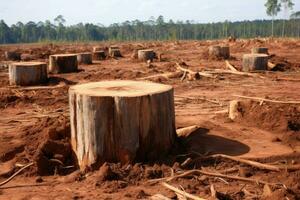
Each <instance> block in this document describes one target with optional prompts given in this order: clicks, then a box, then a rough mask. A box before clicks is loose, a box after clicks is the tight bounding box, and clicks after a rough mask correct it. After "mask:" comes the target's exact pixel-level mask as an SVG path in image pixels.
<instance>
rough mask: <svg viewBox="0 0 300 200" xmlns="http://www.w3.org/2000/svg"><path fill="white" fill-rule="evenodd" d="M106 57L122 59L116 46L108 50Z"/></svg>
mask: <svg viewBox="0 0 300 200" xmlns="http://www.w3.org/2000/svg"><path fill="white" fill-rule="evenodd" d="M108 55H109V56H110V57H122V54H121V51H120V48H119V47H118V46H111V47H109V49H108Z"/></svg>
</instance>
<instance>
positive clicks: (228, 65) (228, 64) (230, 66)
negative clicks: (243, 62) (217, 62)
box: [225, 60, 238, 72]
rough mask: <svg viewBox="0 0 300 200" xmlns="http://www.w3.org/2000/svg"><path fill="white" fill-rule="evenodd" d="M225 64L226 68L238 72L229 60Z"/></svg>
mask: <svg viewBox="0 0 300 200" xmlns="http://www.w3.org/2000/svg"><path fill="white" fill-rule="evenodd" d="M225 63H226V66H227V67H228V68H229V69H230V70H231V71H234V72H237V71H238V70H237V69H236V68H235V67H234V66H233V65H231V64H230V63H229V61H228V60H225Z"/></svg>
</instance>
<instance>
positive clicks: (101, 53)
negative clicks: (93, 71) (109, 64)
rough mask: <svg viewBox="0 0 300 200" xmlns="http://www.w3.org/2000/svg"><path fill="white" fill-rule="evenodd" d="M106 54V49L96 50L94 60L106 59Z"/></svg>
mask: <svg viewBox="0 0 300 200" xmlns="http://www.w3.org/2000/svg"><path fill="white" fill-rule="evenodd" d="M105 58H106V54H105V51H94V52H93V60H105Z"/></svg>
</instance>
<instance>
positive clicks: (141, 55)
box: [138, 49, 155, 61]
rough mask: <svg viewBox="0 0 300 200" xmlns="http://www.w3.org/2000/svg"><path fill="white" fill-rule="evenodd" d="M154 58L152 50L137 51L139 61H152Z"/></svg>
mask: <svg viewBox="0 0 300 200" xmlns="http://www.w3.org/2000/svg"><path fill="white" fill-rule="evenodd" d="M154 58H155V53H154V51H153V50H152V49H144V50H139V51H138V59H139V60H140V61H148V60H150V61H153V59H154Z"/></svg>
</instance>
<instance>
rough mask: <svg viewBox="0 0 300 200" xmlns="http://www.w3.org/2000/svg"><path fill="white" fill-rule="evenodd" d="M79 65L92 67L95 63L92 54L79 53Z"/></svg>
mask: <svg viewBox="0 0 300 200" xmlns="http://www.w3.org/2000/svg"><path fill="white" fill-rule="evenodd" d="M77 62H78V64H86V65H90V64H92V63H93V58H92V54H91V53H79V54H78V55H77Z"/></svg>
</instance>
